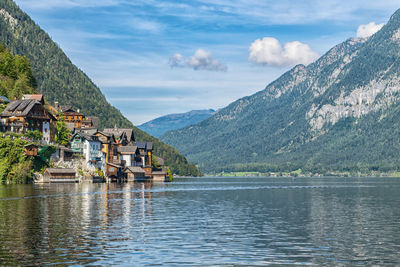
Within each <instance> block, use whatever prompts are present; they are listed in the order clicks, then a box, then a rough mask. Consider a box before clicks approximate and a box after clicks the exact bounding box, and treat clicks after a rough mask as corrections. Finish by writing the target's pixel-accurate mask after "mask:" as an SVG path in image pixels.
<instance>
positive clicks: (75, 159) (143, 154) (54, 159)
mask: <svg viewBox="0 0 400 267" xmlns="http://www.w3.org/2000/svg"><path fill="white" fill-rule="evenodd" d="M0 102H1V103H0V104H2V105H4V106H6V107H5V109H4V110H3V112H2V113H1V115H0V118H1V119H0V130H1V132H3V133H4V134H3V136H4V135H6V134H10V133H15V134H26V133H28V132H31V133H37V134H38V135H39V136H40V138H39V139H40V140H36V141H35V142H30V143H29V144H28V145H26V146H25V155H26V156H31V157H40V156H41V153H40V152H41V151H44V150H47V149H48V148H49V147H53V148H54V153H52V154H51V160H50V161H49V164H48V165H49V166H47V167H48V168H46V169H45V170H44V171H43V173H37V174H36V179H35V182H75V181H83V180H91V181H108V182H114V181H119V182H123V181H169V180H170V178H169V177H170V176H169V174H168V171H167V168H166V167H163V164H164V163H163V159H161V158H158V157H156V156H154V155H153V143H152V142H137V141H136V140H135V135H134V132H133V129H125V128H117V127H114V128H105V129H103V130H102V131H100V130H99V129H98V118H97V117H93V116H92V117H90V116H85V114H82V113H80V111H79V110H75V109H74V108H73V107H71V106H67V105H65V106H63V105H59V103H58V102H55V103H54V105H49V104H48V103H47V102H46V101H45V99H44V96H43V95H41V94H35V95H23V96H22V98H21V99H18V100H17V99H15V100H13V101H10V100H8V99H7V98H6V97H0ZM57 122H61V124H59V125H61V126H64V127H65V131H64V134H67V136H66V138H65V137H64V142H60V140H61V138H62V137H60V136H56V135H57V134H60V133H58V132H57V130H56V128H57ZM59 125H58V126H59ZM57 139H58V140H57ZM65 140H67V141H65ZM56 141H57V142H56Z"/></svg>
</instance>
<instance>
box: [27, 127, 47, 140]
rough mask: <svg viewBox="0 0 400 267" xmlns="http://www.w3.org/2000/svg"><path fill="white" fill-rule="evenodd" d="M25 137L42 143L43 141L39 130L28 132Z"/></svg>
mask: <svg viewBox="0 0 400 267" xmlns="http://www.w3.org/2000/svg"><path fill="white" fill-rule="evenodd" d="M24 135H25V137H27V138H29V139H31V140H33V141H40V140H42V139H43V134H42V133H41V132H39V131H38V130H35V131H27V132H26V133H25V134H24Z"/></svg>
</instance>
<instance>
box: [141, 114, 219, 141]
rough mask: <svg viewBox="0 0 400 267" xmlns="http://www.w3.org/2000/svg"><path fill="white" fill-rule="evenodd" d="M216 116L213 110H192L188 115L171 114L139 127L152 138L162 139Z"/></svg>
mask: <svg viewBox="0 0 400 267" xmlns="http://www.w3.org/2000/svg"><path fill="white" fill-rule="evenodd" d="M214 114H215V110H213V109H205V110H192V111H189V112H186V113H179V114H169V115H165V116H162V117H159V118H157V119H154V120H151V121H149V122H146V123H143V124H141V125H139V126H138V128H139V129H141V130H142V131H145V132H147V133H149V134H151V135H152V136H155V137H160V136H161V135H162V134H164V133H165V132H167V131H171V130H178V129H180V128H183V127H186V126H189V125H193V124H196V123H198V122H201V121H203V120H205V119H207V118H209V117H211V116H212V115H214Z"/></svg>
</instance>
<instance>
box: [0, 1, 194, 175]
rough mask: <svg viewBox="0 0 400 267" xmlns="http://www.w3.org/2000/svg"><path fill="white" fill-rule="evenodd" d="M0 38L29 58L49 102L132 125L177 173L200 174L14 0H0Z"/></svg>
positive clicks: (108, 123) (105, 122)
mask: <svg viewBox="0 0 400 267" xmlns="http://www.w3.org/2000/svg"><path fill="white" fill-rule="evenodd" d="M0 42H3V43H4V44H5V45H6V46H7V48H8V49H9V50H10V51H11V52H12V53H14V54H19V55H22V56H26V57H27V58H28V59H30V64H31V66H32V72H33V76H34V77H35V78H36V82H37V84H36V85H37V87H36V89H37V90H38V91H39V92H41V93H42V94H44V95H45V96H46V99H47V100H48V101H49V102H50V103H53V102H54V101H58V102H59V103H60V104H64V105H71V106H73V107H74V108H77V109H80V110H81V112H82V113H84V114H86V115H87V116H98V117H99V120H100V128H104V127H114V125H117V126H119V127H124V128H133V129H134V130H135V136H136V139H138V140H139V141H144V140H146V141H151V142H154V145H155V154H157V155H158V156H160V157H162V158H164V159H165V163H166V164H168V165H169V166H170V167H171V169H172V170H173V171H174V172H175V173H178V174H180V175H190V174H192V175H199V174H200V172H199V171H198V169H197V168H196V167H195V166H194V165H192V164H188V162H187V160H186V158H185V157H183V156H182V155H180V154H179V153H178V151H177V150H176V149H174V148H172V147H170V146H168V145H165V144H163V143H162V142H160V141H159V140H158V139H156V138H154V137H152V136H150V135H148V134H147V133H145V132H143V131H141V130H139V129H137V128H136V127H134V126H133V124H132V123H131V122H130V121H129V120H128V119H126V118H125V117H124V116H123V115H122V114H121V112H120V111H119V110H117V109H116V108H115V107H113V106H111V105H110V104H109V103H108V102H107V100H106V98H105V97H104V95H103V94H102V93H101V91H100V89H99V88H98V87H97V86H96V85H95V84H94V83H93V82H92V81H91V80H90V78H89V77H88V76H87V75H86V74H85V73H83V72H82V71H81V70H79V69H78V68H77V67H76V66H75V65H74V64H73V63H72V62H71V61H70V59H69V58H68V57H67V56H66V55H65V53H64V52H63V51H62V50H61V49H60V48H59V46H58V45H57V44H56V43H54V42H53V41H52V40H51V38H50V37H49V35H48V34H47V33H46V32H44V31H43V30H42V29H41V28H40V27H39V26H38V25H36V24H35V22H34V21H33V20H32V19H31V18H30V17H29V16H28V15H27V14H26V13H24V12H23V11H22V10H21V9H20V8H19V7H18V6H17V5H16V4H15V3H14V2H13V1H12V0H1V1H0Z"/></svg>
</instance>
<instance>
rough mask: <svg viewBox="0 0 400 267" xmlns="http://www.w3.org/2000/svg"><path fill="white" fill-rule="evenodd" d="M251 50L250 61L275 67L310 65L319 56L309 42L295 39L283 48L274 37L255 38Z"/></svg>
mask: <svg viewBox="0 0 400 267" xmlns="http://www.w3.org/2000/svg"><path fill="white" fill-rule="evenodd" d="M249 51H250V56H249V60H250V61H252V62H254V63H256V64H260V65H269V66H273V67H284V66H293V65H297V64H305V65H308V64H310V63H311V62H313V61H315V60H316V59H317V58H318V57H319V55H318V53H316V52H314V51H313V50H312V49H311V48H310V47H309V46H308V45H307V44H303V43H301V42H299V41H294V42H288V43H286V44H285V45H284V47H283V48H282V45H281V44H280V42H279V41H278V40H277V39H275V38H272V37H264V38H263V39H257V40H255V41H254V42H253V43H252V44H251V45H250V48H249Z"/></svg>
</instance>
